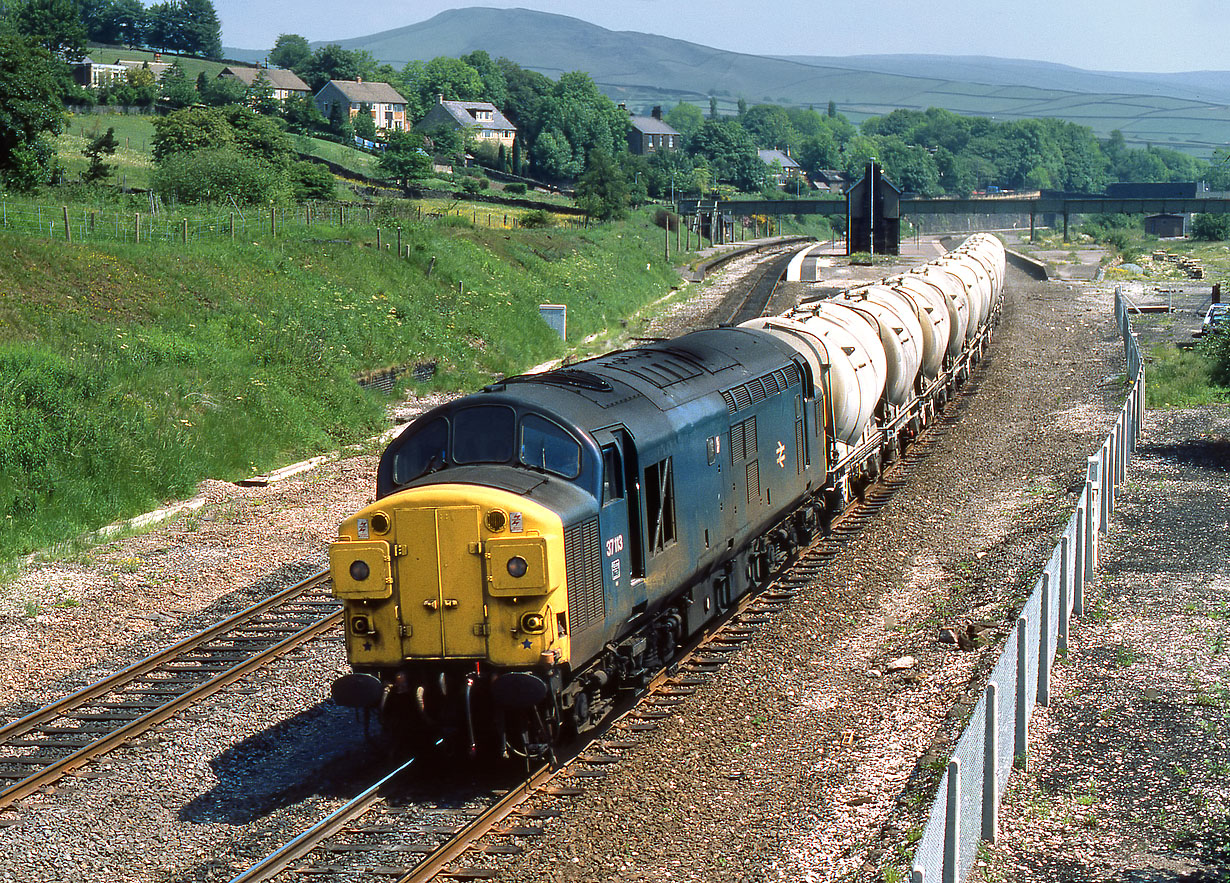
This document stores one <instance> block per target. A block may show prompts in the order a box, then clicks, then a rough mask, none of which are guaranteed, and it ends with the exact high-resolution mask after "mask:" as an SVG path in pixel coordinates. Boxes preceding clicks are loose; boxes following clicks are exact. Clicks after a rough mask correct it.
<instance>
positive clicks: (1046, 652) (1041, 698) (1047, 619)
mask: <svg viewBox="0 0 1230 883" xmlns="http://www.w3.org/2000/svg"><path fill="white" fill-rule="evenodd" d="M1038 704H1039V705H1050V704H1051V574H1050V572H1049V571H1046V570H1044V571H1042V615H1041V616H1040V617H1039V618H1038Z"/></svg>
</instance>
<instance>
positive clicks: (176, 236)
mask: <svg viewBox="0 0 1230 883" xmlns="http://www.w3.org/2000/svg"><path fill="white" fill-rule="evenodd" d="M150 209H151V210H150V211H148V212H140V211H127V210H121V209H117V208H114V207H100V208H90V207H86V206H80V205H77V206H72V207H70V206H66V205H65V206H48V205H41V204H37V203H27V202H17V201H9V200H2V201H0V229H3V230H4V231H6V232H9V233H24V234H28V235H35V236H45V237H47V238H49V239H57V240H61V241H67V242H130V243H131V242H135V243H143V242H144V243H153V242H162V243H176V242H178V243H183V244H187V243H189V242H197V241H201V240H205V239H217V238H227V237H229V238H232V239H234V238H237V237H245V238H248V239H252V238H255V237H271V238H277V237H278V236H283V235H287V234H288V233H290V232H291V231H293V230H298V231H304V230H308V229H311V228H313V227H330V226H331V227H352V226H356V225H358V226H366V227H369V228H371V227H375V228H376V229H380V227H381V225H383V226H384V227H386V228H396V227H398V226H401V225H404V224H407V223H411V222H414V223H424V222H432V221H443V220H447V219H452V218H458V219H461V220H463V221H469V222H470V223H471V224H473V225H474V226H481V227H494V228H499V229H504V230H511V229H516V228H518V227H521V226H525V225H526V221H525V219H524V217H523V216H524V213H523V212H517V211H507V210H501V209H499V208H496V207H493V206H481V207H474V206H454V205H442V206H433V205H431V204H427V205H423V204H404V205H399V204H397V203H380V204H374V205H367V204H359V203H344V202H340V203H325V202H316V203H304V204H302V205H297V206H290V207H275V206H271V207H269V208H264V209H253V208H245V209H239V208H236V209H235V210H234V211H225V212H217V213H214V214H211V215H205V216H198V217H187V216H183V215H180V216H176V214H175V213H174V212H172V211H168V210H167V209H164V208H162V207H161V206H160V205H159V204H157V203H156V202H154V201H151V206H150ZM534 220H535V221H536V222H538V223H541V219H540V218H539V217H537V216H535V219H534ZM551 225H552V226H555V227H561V226H568V227H570V226H584V219H581V218H574V217H563V216H556V217H554V218H553V219H552V221H551ZM390 232H394V231H392V230H391V231H390Z"/></svg>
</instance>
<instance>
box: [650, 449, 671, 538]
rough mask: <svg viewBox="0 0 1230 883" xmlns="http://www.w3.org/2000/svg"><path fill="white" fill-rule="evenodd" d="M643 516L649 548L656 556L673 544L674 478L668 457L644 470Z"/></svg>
mask: <svg viewBox="0 0 1230 883" xmlns="http://www.w3.org/2000/svg"><path fill="white" fill-rule="evenodd" d="M645 514H646V516H648V518H649V548H650V551H651V553H652V554H654V555H657V554H658V553H659V552H662V551H663V550H664V549H666V547H667V546H669V545H671V544H672V543H674V542H675V476H674V473H673V472H672V471H671V458H670V457H667V458H666V459H665V460H662V461H661V462H659V463H654V464H653V465H652V466H648V467H646V469H645Z"/></svg>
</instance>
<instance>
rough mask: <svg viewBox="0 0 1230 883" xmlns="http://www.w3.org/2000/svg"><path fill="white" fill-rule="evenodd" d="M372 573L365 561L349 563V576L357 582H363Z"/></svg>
mask: <svg viewBox="0 0 1230 883" xmlns="http://www.w3.org/2000/svg"><path fill="white" fill-rule="evenodd" d="M371 575H372V569H371V568H370V567H368V566H367V562H366V561H353V562H351V564H350V578H351V579H352V580H354V581H355V582H357V583H361V582H363V580H365V579H367V578H368V577H369V576H371Z"/></svg>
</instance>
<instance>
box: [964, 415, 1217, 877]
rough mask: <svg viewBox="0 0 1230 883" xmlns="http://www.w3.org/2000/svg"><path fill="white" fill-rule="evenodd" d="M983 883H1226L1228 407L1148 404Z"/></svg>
mask: <svg viewBox="0 0 1230 883" xmlns="http://www.w3.org/2000/svg"><path fill="white" fill-rule="evenodd" d="M1104 549H1105V551H1104V553H1103V559H1102V565H1101V571H1100V574H1099V575H1100V580H1099V581H1098V582H1096V583H1094V584H1093V585H1092V586H1091V587H1090V589H1089V599H1090V601H1089V602H1087V603H1088V604H1089V607H1090V610H1089V612H1088V615H1087V616H1085V617H1083V618H1081V619H1079V620H1076V621H1075V623H1074V627H1073V631H1072V640H1071V642H1070V643H1069V653H1068V656H1067V658H1066V659H1060V660H1057V665H1056V667H1055V669H1054V677H1053V680H1052V690H1053V696H1052V702H1051V705H1050V706H1049V707H1048V708H1045V709H1042V708H1039V710H1038V712H1037V713H1035V715H1034V717H1033V719H1032V721H1031V723H1030V729H1031V733H1030V739H1031V743H1032V745H1033V755H1032V757H1031V758H1030V761H1029V770H1028V773H1027V774H1026V775H1017V776H1014V777H1013V780H1012V781H1011V783H1010V784H1009V788H1008V792H1007V799H1006V801H1005V803H1004V805H1003V808H1002V809H1001V811H1000V820H1001V826H1000V832H1001V834H1000V838H999V842H998V845H997V846H995V847H993V848H991V849H989V850H987V852H986V854H985V856H984V858H985V860H984V862H983V863H982V864H981V867H980V875H981V878H982V879H986V880H1025V879H1046V880H1059V881H1077V880H1115V881H1125V883H1127V881H1173V883H1180V881H1189V883H1197V881H1213V880H1230V752H1228V751H1227V748H1228V746H1230V690H1228V689H1227V686H1228V685H1230V653H1228V652H1227V646H1226V645H1227V641H1228V640H1230V602H1228V600H1227V599H1228V598H1230V564H1228V563H1227V562H1230V408H1224V407H1221V408H1218V407H1212V408H1201V409H1193V410H1175V411H1153V412H1151V413H1150V414H1149V415H1148V419H1147V421H1146V425H1145V431H1144V433H1143V435H1142V440H1141V444H1140V449H1139V456H1138V458H1137V460H1136V461H1135V462H1134V463H1133V465H1132V467H1131V468H1130V470H1129V473H1128V481H1127V485H1126V490H1125V493H1124V495H1123V497H1122V503H1121V506H1120V508H1119V511H1118V512H1117V513H1116V519H1115V522H1114V526H1113V530H1112V532H1111V534H1110V536H1109V538H1108V542H1107V543H1106V545H1105V546H1104Z"/></svg>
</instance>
